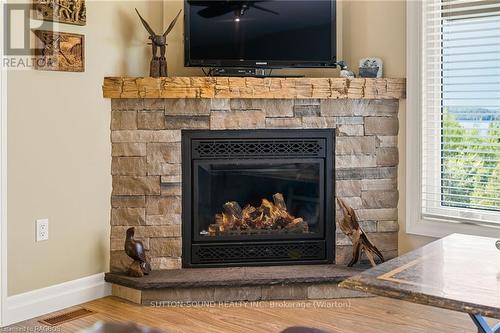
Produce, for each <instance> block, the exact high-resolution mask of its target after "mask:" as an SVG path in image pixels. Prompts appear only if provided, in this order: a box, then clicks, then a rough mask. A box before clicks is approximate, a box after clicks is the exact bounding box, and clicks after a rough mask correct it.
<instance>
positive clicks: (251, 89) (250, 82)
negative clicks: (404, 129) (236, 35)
mask: <svg viewBox="0 0 500 333" xmlns="http://www.w3.org/2000/svg"><path fill="white" fill-rule="evenodd" d="M102 89H103V94H104V97H105V98H225V99H228V98H229V99H231V98H250V99H347V98H349V99H404V98H406V79H404V78H393V79H392V78H383V79H363V78H356V79H346V78H234V77H231V78H229V77H168V78H152V77H107V78H105V79H104V85H103V87H102Z"/></svg>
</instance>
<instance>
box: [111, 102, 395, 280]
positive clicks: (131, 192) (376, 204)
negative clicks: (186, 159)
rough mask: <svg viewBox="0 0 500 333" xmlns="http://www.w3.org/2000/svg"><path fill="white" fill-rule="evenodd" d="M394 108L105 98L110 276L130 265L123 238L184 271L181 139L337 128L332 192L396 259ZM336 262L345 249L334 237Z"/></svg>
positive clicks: (159, 264)
mask: <svg viewBox="0 0 500 333" xmlns="http://www.w3.org/2000/svg"><path fill="white" fill-rule="evenodd" d="M398 109H399V102H398V100H391V99H386V100H382V99H380V100H367V99H339V100H335V99H328V100H327V99H325V100H315V99H307V100H301V99H286V100H280V99H266V100H260V99H112V112H111V131H112V132H111V142H112V166H111V173H112V176H113V192H112V196H111V206H112V209H111V271H123V270H125V269H126V267H127V266H128V264H129V263H130V259H128V258H127V256H126V255H125V253H124V251H123V242H124V236H125V230H126V229H127V228H128V227H130V226H135V227H136V236H137V238H139V239H141V240H142V241H143V242H144V244H145V246H146V248H147V249H148V250H149V256H150V257H151V262H152V266H153V269H171V268H180V266H181V256H182V253H181V242H182V239H181V223H182V220H181V201H182V193H181V143H180V141H181V130H182V129H211V130H224V129H250V130H251V129H258V128H276V129H278V128H335V129H336V133H337V138H336V156H335V160H336V193H337V196H339V197H341V198H344V199H345V200H346V202H347V203H348V204H349V205H351V206H352V207H353V208H354V209H355V210H356V213H357V216H358V219H359V220H360V222H361V225H362V226H363V228H364V230H365V231H366V232H367V233H368V236H369V237H370V239H371V240H372V241H373V242H374V243H375V245H376V246H378V248H379V249H380V250H381V251H382V252H383V253H384V255H385V256H386V258H392V257H395V256H396V255H397V238H398V236H397V231H398V222H397V220H398V214H397V204H398V191H397V165H398V148H397V134H398V118H397V114H398ZM336 242H337V245H336V252H337V262H338V263H346V262H347V261H348V260H349V259H350V257H351V251H352V249H351V243H350V241H349V240H348V238H347V237H346V236H344V235H343V234H341V232H340V230H339V229H338V228H337V235H336Z"/></svg>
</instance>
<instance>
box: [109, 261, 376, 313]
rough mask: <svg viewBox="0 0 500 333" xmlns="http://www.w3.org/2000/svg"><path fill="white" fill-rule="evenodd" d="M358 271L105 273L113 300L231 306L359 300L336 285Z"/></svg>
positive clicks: (315, 268)
mask: <svg viewBox="0 0 500 333" xmlns="http://www.w3.org/2000/svg"><path fill="white" fill-rule="evenodd" d="M361 271H362V270H361V269H360V268H348V267H345V266H340V265H301V266H264V267H228V268H189V269H177V270H159V271H153V272H152V273H151V274H150V275H149V276H145V277H142V278H132V277H129V276H127V275H126V274H124V273H107V274H106V276H105V280H106V281H107V282H110V283H112V284H113V295H115V296H118V297H121V298H124V299H127V300H129V301H132V302H135V303H138V304H144V305H151V304H154V305H157V304H158V302H160V303H161V304H171V305H175V304H176V303H189V302H234V301H261V300H291V299H325V298H344V297H365V296H367V294H364V293H360V292H352V291H347V290H344V289H341V288H338V287H337V284H338V283H339V282H341V281H343V280H345V279H346V278H348V277H351V276H353V275H355V274H357V273H359V272H361Z"/></svg>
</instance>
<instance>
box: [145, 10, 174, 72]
mask: <svg viewBox="0 0 500 333" xmlns="http://www.w3.org/2000/svg"><path fill="white" fill-rule="evenodd" d="M135 11H136V12H137V15H139V18H140V19H141V22H142V24H143V25H144V28H146V30H147V31H148V32H149V39H150V40H151V45H152V47H153V59H151V66H150V70H149V76H151V77H166V76H167V73H168V70H167V58H166V54H167V35H168V34H169V33H170V31H172V29H173V28H174V26H175V23H176V22H177V19H178V18H179V15H181V12H182V9H181V10H179V13H177V16H176V17H175V18H174V20H173V21H172V22H171V23H170V25H169V26H168V28H167V30H165V33H164V34H163V35H157V34H156V33H155V32H154V30H153V29H152V28H151V26H150V25H149V24H148V22H146V20H145V19H143V18H142V16H141V14H140V13H139V11H138V10H137V8H136V9H135ZM158 49H160V55H159V56H158Z"/></svg>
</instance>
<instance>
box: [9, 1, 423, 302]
mask: <svg viewBox="0 0 500 333" xmlns="http://www.w3.org/2000/svg"><path fill="white" fill-rule="evenodd" d="M87 1H89V0H87ZM163 6H164V15H163V16H164V17H163V18H162V15H161V13H162V4H161V3H160V2H153V1H150V0H149V1H148V0H145V1H142V2H141V1H134V2H132V1H118V0H116V1H95V0H94V1H90V2H89V3H88V9H87V13H88V14H87V15H88V23H87V26H85V27H75V26H68V25H64V26H61V29H62V30H64V31H68V32H78V33H84V34H85V35H86V43H87V51H86V55H87V59H86V65H87V69H86V72H85V73H81V74H78V73H74V74H72V73H49V72H37V71H26V72H12V73H10V74H9V78H8V85H9V93H8V98H9V101H8V103H9V105H8V106H9V122H8V135H9V137H8V139H9V147H8V148H9V153H8V162H9V164H8V167H9V171H8V182H9V184H8V200H9V202H8V233H9V254H8V259H9V268H8V270H9V276H8V278H9V295H14V294H18V293H21V292H25V291H29V290H33V289H37V288H41V287H45V286H49V285H52V284H56V283H61V282H64V281H68V280H72V279H76V278H80V277H84V276H87V275H91V274H94V273H98V272H102V271H105V270H106V269H107V260H108V253H109V251H108V249H109V240H108V236H109V194H110V191H111V177H110V171H109V170H110V156H111V154H110V144H109V118H110V117H109V100H104V99H103V98H102V97H101V96H102V94H101V90H100V87H101V83H102V78H103V77H104V76H106V75H125V74H128V75H132V76H134V75H144V74H146V73H147V72H148V56H149V49H148V48H146V47H145V46H144V42H145V32H144V31H143V28H142V27H141V26H140V23H139V22H138V20H137V18H136V17H135V16H134V15H135V14H134V12H133V8H134V7H137V8H139V10H140V11H141V12H142V13H143V15H144V16H145V17H147V18H148V20H151V21H152V25H153V26H154V27H155V28H156V29H158V31H160V30H161V20H162V19H163V21H164V24H166V23H169V22H170V20H171V19H172V18H173V16H174V15H175V13H176V12H177V10H178V9H179V8H182V1H181V0H175V1H168V0H167V1H164V4H163ZM342 7H343V19H342V24H341V26H342V35H343V38H342V45H341V46H342V50H343V59H345V60H346V61H347V62H348V64H349V65H351V66H352V67H357V62H358V60H359V58H361V57H365V56H378V57H380V58H382V59H383V60H384V74H385V76H387V77H404V76H405V74H406V54H405V48H406V47H405V40H406V37H405V33H406V32H405V22H406V19H405V18H406V4H405V2H404V1H377V0H370V1H343V4H342ZM182 24H183V22H182V21H180V22H179V23H178V26H177V27H176V28H175V29H174V31H173V33H172V34H171V36H170V37H169V47H168V62H169V74H170V75H172V76H173V75H200V74H201V71H200V70H199V69H196V68H184V66H183V62H184V58H183V45H182V41H183V37H182V31H183V29H182ZM294 72H296V73H297V72H298V73H303V74H305V75H308V76H336V75H337V73H338V71H336V70H303V71H294ZM400 123H401V133H400V147H401V149H400V154H401V156H400V158H401V165H400V170H399V172H400V173H399V184H400V185H399V186H400V193H401V194H400V196H401V199H400V205H399V207H400V214H399V216H400V221H401V227H402V228H401V231H400V249H401V251H402V252H405V251H407V250H409V249H411V248H414V247H416V246H420V245H422V244H424V243H425V242H428V241H429V240H430V239H429V238H424V237H415V236H409V235H406V233H405V232H404V223H403V222H404V209H405V196H404V191H405V187H404V184H405V174H404V167H405V158H404V157H405V149H404V135H405V105H404V102H403V103H402V105H401V117H400ZM44 217H48V218H49V219H50V240H49V241H48V242H44V243H35V241H34V230H35V228H34V220H35V219H37V218H44Z"/></svg>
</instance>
